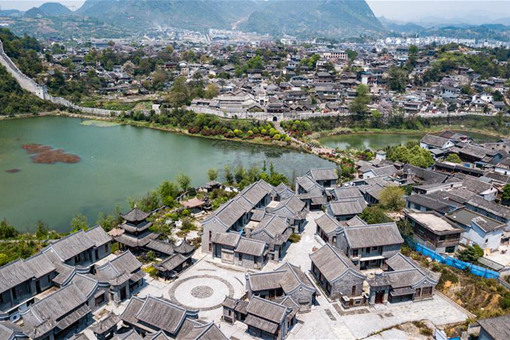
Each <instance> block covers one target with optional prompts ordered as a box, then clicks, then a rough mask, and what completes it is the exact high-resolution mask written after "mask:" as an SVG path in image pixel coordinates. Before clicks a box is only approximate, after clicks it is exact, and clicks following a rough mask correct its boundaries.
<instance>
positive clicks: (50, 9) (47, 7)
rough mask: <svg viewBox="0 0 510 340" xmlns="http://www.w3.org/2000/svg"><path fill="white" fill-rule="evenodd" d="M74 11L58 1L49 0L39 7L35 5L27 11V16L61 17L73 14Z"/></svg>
mask: <svg viewBox="0 0 510 340" xmlns="http://www.w3.org/2000/svg"><path fill="white" fill-rule="evenodd" d="M72 14H73V12H72V11H71V10H70V9H69V8H67V7H66V6H64V5H62V4H60V3H58V2H47V3H45V4H42V5H41V6H39V7H33V8H31V9H29V10H28V11H26V12H25V15H24V16H25V17H27V18H40V17H59V16H68V15H72Z"/></svg>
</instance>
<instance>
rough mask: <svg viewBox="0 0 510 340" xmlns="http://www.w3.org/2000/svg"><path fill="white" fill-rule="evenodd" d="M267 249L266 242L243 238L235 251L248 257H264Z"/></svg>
mask: <svg viewBox="0 0 510 340" xmlns="http://www.w3.org/2000/svg"><path fill="white" fill-rule="evenodd" d="M266 248H267V245H266V243H265V242H262V241H258V240H254V239H248V238H244V237H241V240H240V241H239V244H238V245H237V248H236V250H235V251H236V252H237V253H242V254H247V255H253V256H262V255H264V252H265V251H266Z"/></svg>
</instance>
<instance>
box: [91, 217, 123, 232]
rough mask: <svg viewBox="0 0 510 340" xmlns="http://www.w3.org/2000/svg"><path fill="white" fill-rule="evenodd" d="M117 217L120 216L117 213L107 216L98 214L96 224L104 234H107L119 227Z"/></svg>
mask: <svg viewBox="0 0 510 340" xmlns="http://www.w3.org/2000/svg"><path fill="white" fill-rule="evenodd" d="M119 217H120V214H118V213H117V214H112V215H108V214H104V213H102V212H100V213H99V215H98V216H97V221H96V224H97V225H99V226H101V227H102V228H103V229H104V230H105V231H106V232H108V231H110V230H112V229H113V228H116V227H117V226H118V225H119V223H120V220H119Z"/></svg>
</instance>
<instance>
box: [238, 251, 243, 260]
mask: <svg viewBox="0 0 510 340" xmlns="http://www.w3.org/2000/svg"><path fill="white" fill-rule="evenodd" d="M238 257H239V261H242V260H243V254H241V253H239V255H238Z"/></svg>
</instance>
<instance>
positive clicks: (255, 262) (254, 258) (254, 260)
mask: <svg viewBox="0 0 510 340" xmlns="http://www.w3.org/2000/svg"><path fill="white" fill-rule="evenodd" d="M253 264H257V257H256V256H253Z"/></svg>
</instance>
